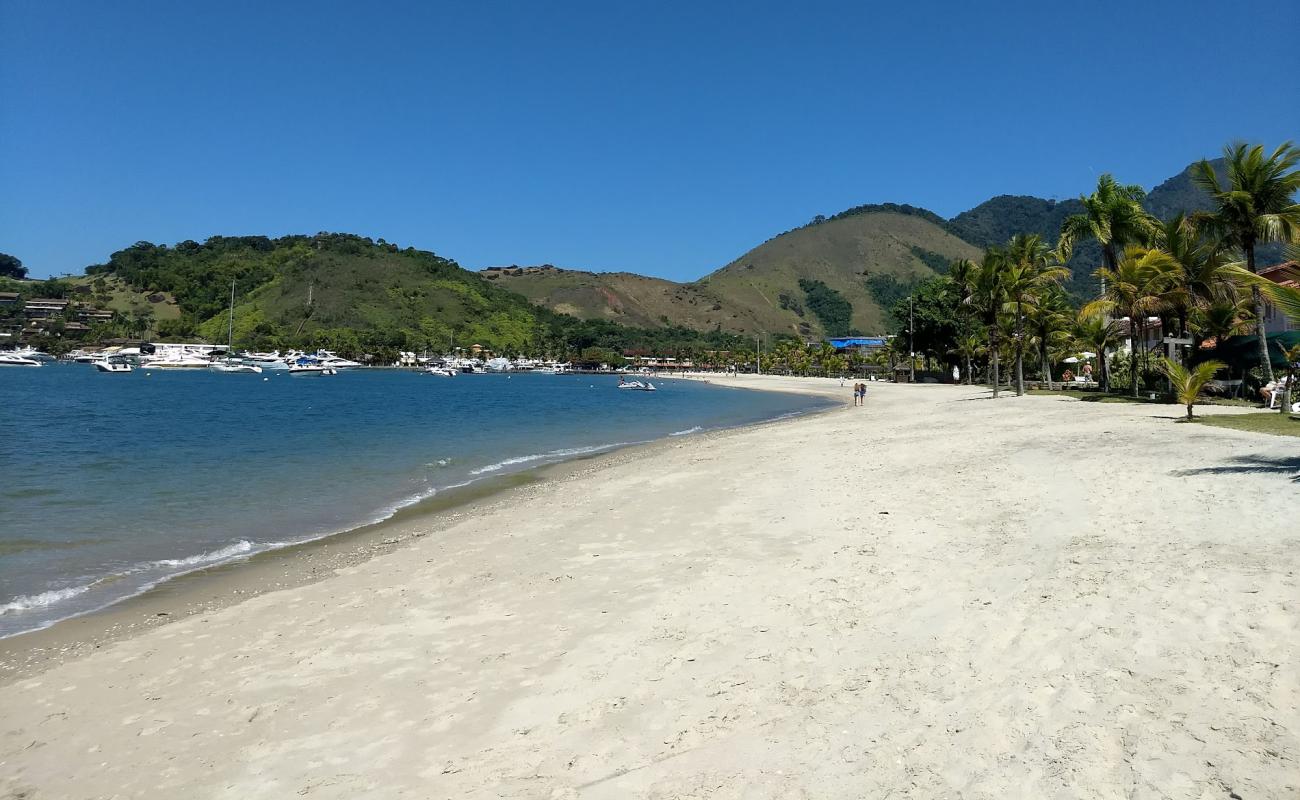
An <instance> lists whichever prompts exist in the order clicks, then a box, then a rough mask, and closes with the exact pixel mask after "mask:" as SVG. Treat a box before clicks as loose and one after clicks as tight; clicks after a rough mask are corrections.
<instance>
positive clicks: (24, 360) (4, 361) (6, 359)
mask: <svg viewBox="0 0 1300 800" xmlns="http://www.w3.org/2000/svg"><path fill="white" fill-rule="evenodd" d="M39 366H41V362H39V361H37V360H36V359H34V358H28V357H27V356H20V355H17V354H16V353H0V367H39Z"/></svg>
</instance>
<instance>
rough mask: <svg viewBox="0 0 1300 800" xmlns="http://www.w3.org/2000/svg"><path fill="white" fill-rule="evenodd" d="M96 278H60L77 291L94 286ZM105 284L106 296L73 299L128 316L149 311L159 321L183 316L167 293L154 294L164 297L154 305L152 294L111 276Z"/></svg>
mask: <svg viewBox="0 0 1300 800" xmlns="http://www.w3.org/2000/svg"><path fill="white" fill-rule="evenodd" d="M96 277H97V276H93V275H77V276H73V277H68V278H60V280H62V281H66V282H67V283H69V284H72V286H73V287H74V289H75V287H78V286H93V284H94V280H95V278H96ZM104 282H105V284H107V287H108V288H107V291H106V292H105V293H104V295H97V294H95V293H93V292H92V293H91V294H82V293H81V292H74V293H73V294H72V295H71V297H72V298H73V299H75V300H77V301H78V302H81V303H89V304H91V305H93V306H96V307H99V308H107V309H108V310H110V311H121V312H123V313H127V314H130V313H139V312H142V311H144V310H145V309H149V310H151V311H153V315H154V319H155V320H158V321H162V320H166V319H178V318H179V317H180V315H181V310H180V307H179V306H177V305H176V301H175V299H173V298H172V296H171V295H170V294H168V293H167V292H158V293H154V294H160V295H161V296H162V300H161V301H159V302H157V303H154V302H150V300H149V297H150V293H146V292H140V291H136V290H135V289H132V288H131V287H130V286H127V285H126V283H125V282H123V281H121V280H119V279H117V278H115V277H111V276H109V277H107V278H105V281H104ZM105 295H106V296H105Z"/></svg>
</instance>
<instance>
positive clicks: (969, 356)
mask: <svg viewBox="0 0 1300 800" xmlns="http://www.w3.org/2000/svg"><path fill="white" fill-rule="evenodd" d="M952 352H953V355H956V356H960V357H961V359H962V362H963V371H962V383H964V384H966V385H967V386H969V385H970V384H971V362H972V361H973V360H974V359H975V358H976V357H977V356H979V355H980V353H983V352H984V337H983V336H981V335H980V334H978V333H967V334H963V335H961V336H958V337H957V342H956V346H955V347H954V348H953V350H952Z"/></svg>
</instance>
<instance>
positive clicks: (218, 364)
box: [208, 358, 262, 374]
mask: <svg viewBox="0 0 1300 800" xmlns="http://www.w3.org/2000/svg"><path fill="white" fill-rule="evenodd" d="M208 369H210V370H212V371H213V372H223V373H252V374H261V372H262V368H261V367H259V366H258V365H256V364H245V363H244V362H242V361H236V360H235V359H231V358H227V359H223V360H220V361H213V362H211V363H210V364H208Z"/></svg>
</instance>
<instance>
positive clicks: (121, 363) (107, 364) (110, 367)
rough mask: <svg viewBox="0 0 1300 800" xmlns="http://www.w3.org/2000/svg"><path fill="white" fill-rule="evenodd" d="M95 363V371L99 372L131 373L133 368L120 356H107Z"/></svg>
mask: <svg viewBox="0 0 1300 800" xmlns="http://www.w3.org/2000/svg"><path fill="white" fill-rule="evenodd" d="M94 363H95V369H97V370H99V371H100V372H115V373H117V372H131V371H133V370H134V369H135V368H134V367H132V366H131V363H130V362H129V361H127V360H126V359H125V358H123V357H121V356H109V357H107V358H101V359H99V360H98V361H96V362H94Z"/></svg>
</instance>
